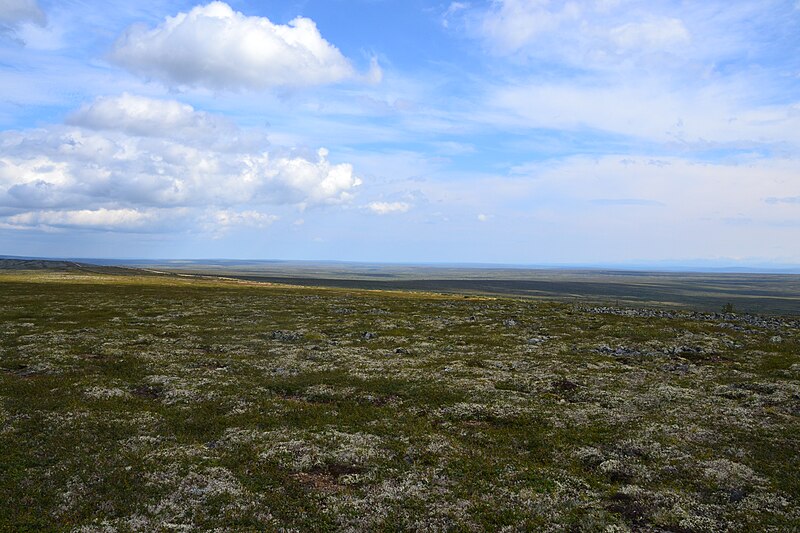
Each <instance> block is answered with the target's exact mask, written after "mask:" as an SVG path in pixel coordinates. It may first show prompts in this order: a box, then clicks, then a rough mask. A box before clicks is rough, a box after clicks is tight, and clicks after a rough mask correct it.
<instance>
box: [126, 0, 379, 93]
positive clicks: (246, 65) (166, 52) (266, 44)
mask: <svg viewBox="0 0 800 533" xmlns="http://www.w3.org/2000/svg"><path fill="white" fill-rule="evenodd" d="M110 58H111V59H112V60H113V61H114V62H116V63H118V64H120V65H121V66H123V67H125V68H127V69H128V70H130V71H131V72H134V73H136V74H139V75H142V76H145V77H151V78H155V79H159V80H161V81H164V82H166V83H167V84H169V85H187V86H201V87H209V88H212V89H233V90H239V89H255V90H258V89H265V88H268V87H279V86H282V87H298V86H312V85H322V84H329V83H336V82H340V81H343V80H346V79H350V78H354V77H355V76H356V74H355V71H354V69H353V66H352V65H351V64H350V62H349V61H348V60H347V59H346V58H345V57H344V56H343V55H342V54H341V52H339V50H338V49H337V48H336V47H335V46H333V45H332V44H330V43H329V42H328V41H326V40H325V39H324V38H323V37H322V35H320V33H319V30H318V29H317V27H316V25H315V23H314V21H312V20H310V19H307V18H303V17H297V18H295V19H294V20H292V21H291V22H289V24H288V25H281V24H273V23H272V22H271V21H270V20H269V19H267V18H265V17H249V16H245V15H243V14H242V13H239V12H235V11H234V10H233V9H231V8H230V6H228V5H227V4H225V3H223V2H212V3H210V4H207V5H205V6H197V7H195V8H193V9H192V10H190V11H189V12H188V13H179V14H178V15H176V16H174V17H167V18H166V19H165V20H164V21H163V22H162V23H161V24H160V25H158V26H157V27H155V28H145V27H142V26H133V27H131V28H129V29H128V30H127V31H126V33H125V34H124V35H122V36H121V37H120V38H119V39H118V40H117V42H116V44H115V45H114V49H113V51H112V52H111V55H110ZM379 72H380V69H379V67H378V66H377V64H376V63H375V64H374V65H373V69H372V71H371V74H370V75H369V76H368V77H371V79H373V80H375V79H378V78H379Z"/></svg>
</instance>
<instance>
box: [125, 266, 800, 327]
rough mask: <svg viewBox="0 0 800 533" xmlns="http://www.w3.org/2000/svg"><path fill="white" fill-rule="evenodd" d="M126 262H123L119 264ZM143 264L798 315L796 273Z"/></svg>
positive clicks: (306, 281) (319, 281)
mask: <svg viewBox="0 0 800 533" xmlns="http://www.w3.org/2000/svg"><path fill="white" fill-rule="evenodd" d="M123 264H124V263H123ZM131 265H132V266H142V267H144V268H148V269H154V270H159V271H163V272H173V273H181V274H189V275H195V274H199V275H212V276H225V277H231V278H238V279H244V280H252V281H264V282H272V283H282V284H291V285H303V286H316V287H340V288H349V289H373V290H410V291H434V292H445V293H453V294H463V293H468V294H487V295H504V296H519V297H525V298H536V299H544V300H554V299H556V300H562V301H572V302H584V303H611V304H614V305H619V304H622V305H635V306H642V305H650V306H652V305H655V306H661V307H672V308H676V309H689V310H702V311H719V310H720V309H722V307H724V306H725V305H727V304H730V305H732V306H733V307H734V308H735V309H737V310H739V311H740V312H747V313H769V314H782V315H787V314H793V315H798V316H800V275H799V274H796V273H794V274H792V273H761V274H757V273H743V272H723V273H709V272H706V273H702V272H700V273H690V272H640V271H626V270H576V269H546V268H542V269H531V268H497V267H471V268H465V267H442V266H437V267H430V266H427V267H426V266H412V265H375V264H360V263H333V262H331V263H325V262H321V263H316V262H300V261H288V262H281V261H249V262H248V261H174V262H162V263H159V262H150V263H147V264H144V265H138V264H136V263H135V262H131Z"/></svg>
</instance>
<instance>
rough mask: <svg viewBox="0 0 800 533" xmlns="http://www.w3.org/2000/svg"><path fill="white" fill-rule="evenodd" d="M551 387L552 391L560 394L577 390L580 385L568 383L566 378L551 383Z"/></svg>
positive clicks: (572, 382)
mask: <svg viewBox="0 0 800 533" xmlns="http://www.w3.org/2000/svg"><path fill="white" fill-rule="evenodd" d="M551 385H552V386H553V390H556V391H561V392H570V391H574V390H575V389H577V388H578V387H579V386H580V385H578V384H577V383H575V382H574V381H570V380H568V379H566V378H563V379H559V380H556V381H554V382H553V383H551Z"/></svg>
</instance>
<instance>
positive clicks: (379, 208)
mask: <svg viewBox="0 0 800 533" xmlns="http://www.w3.org/2000/svg"><path fill="white" fill-rule="evenodd" d="M367 209H369V210H370V211H372V212H373V213H375V214H376V215H389V214H392V213H405V212H407V211H408V210H409V209H411V204H409V203H406V202H371V203H369V204H367Z"/></svg>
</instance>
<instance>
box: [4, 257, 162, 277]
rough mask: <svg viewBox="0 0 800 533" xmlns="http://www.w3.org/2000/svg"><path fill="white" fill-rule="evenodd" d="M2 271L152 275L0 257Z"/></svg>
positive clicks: (128, 270)
mask: <svg viewBox="0 0 800 533" xmlns="http://www.w3.org/2000/svg"><path fill="white" fill-rule="evenodd" d="M0 270H51V271H55V272H92V273H96V274H119V275H131V274H136V275H152V274H153V273H152V272H148V271H146V270H142V269H139V268H131V267H117V266H102V265H93V264H90V263H79V262H77V261H68V260H63V259H52V260H51V259H34V258H25V257H9V256H0Z"/></svg>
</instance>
